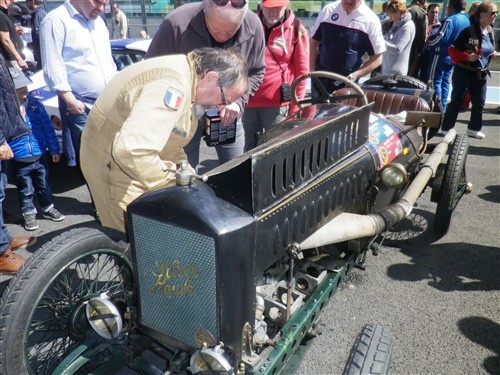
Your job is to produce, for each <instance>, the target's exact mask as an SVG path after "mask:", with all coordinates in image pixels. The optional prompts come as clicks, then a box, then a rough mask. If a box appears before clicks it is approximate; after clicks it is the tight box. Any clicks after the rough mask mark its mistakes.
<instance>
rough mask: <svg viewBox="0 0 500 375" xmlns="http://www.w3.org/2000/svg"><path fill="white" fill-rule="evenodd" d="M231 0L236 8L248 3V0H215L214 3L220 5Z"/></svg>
mask: <svg viewBox="0 0 500 375" xmlns="http://www.w3.org/2000/svg"><path fill="white" fill-rule="evenodd" d="M229 1H231V5H232V6H233V8H235V9H241V8H243V7H244V6H245V5H246V3H247V1H246V0H213V2H214V4H215V5H217V6H219V7H223V6H225V5H226V4H227V3H228V2H229Z"/></svg>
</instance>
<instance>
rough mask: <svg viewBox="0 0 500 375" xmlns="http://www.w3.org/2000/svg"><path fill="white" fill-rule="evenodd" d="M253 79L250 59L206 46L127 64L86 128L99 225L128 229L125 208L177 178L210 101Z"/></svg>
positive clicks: (85, 153) (236, 93) (228, 97)
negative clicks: (247, 61)
mask: <svg viewBox="0 0 500 375" xmlns="http://www.w3.org/2000/svg"><path fill="white" fill-rule="evenodd" d="M247 86H248V80H247V67H246V62H245V61H244V60H243V59H242V58H241V56H240V55H238V54H236V53H233V52H231V51H227V50H221V49H214V48H201V49H196V50H194V51H193V52H191V53H189V54H188V55H187V56H185V55H175V56H162V57H158V58H154V59H148V60H144V61H141V62H139V63H137V64H134V65H131V66H130V67H128V68H127V69H124V70H122V71H121V72H120V73H118V74H117V75H116V76H115V78H113V79H112V80H111V81H110V82H109V83H108V85H107V86H106V87H105V88H104V90H103V92H102V93H101V95H100V96H99V97H98V98H97V100H96V102H95V104H94V106H93V107H92V110H91V111H90V114H89V119H88V121H87V124H86V125H85V129H84V130H83V134H82V142H81V151H80V157H81V160H82V163H81V166H82V172H83V174H84V176H85V179H86V181H87V183H88V185H89V188H90V192H91V193H92V198H93V199H94V202H95V206H96V208H97V211H98V212H99V217H100V220H101V223H102V225H104V226H106V227H110V228H114V229H117V230H120V231H122V232H125V230H126V225H125V220H124V218H125V215H124V213H125V210H126V207H127V205H128V204H129V203H130V202H132V201H133V200H134V199H136V198H137V197H139V196H140V195H142V194H143V193H144V192H146V191H149V190H151V189H156V188H160V187H164V186H170V185H173V184H175V172H171V171H172V170H175V169H176V164H178V163H180V162H181V161H182V160H185V159H186V156H185V154H184V152H183V147H184V146H185V145H186V144H187V143H188V142H189V140H190V139H191V137H192V136H193V134H194V133H195V131H196V129H197V128H198V118H197V116H199V115H200V114H201V115H204V114H205V109H206V108H211V107H216V108H217V109H219V110H221V109H222V107H223V104H221V103H225V102H231V103H232V102H234V101H235V100H237V99H238V98H239V97H240V96H241V95H243V93H245V92H246V90H247Z"/></svg>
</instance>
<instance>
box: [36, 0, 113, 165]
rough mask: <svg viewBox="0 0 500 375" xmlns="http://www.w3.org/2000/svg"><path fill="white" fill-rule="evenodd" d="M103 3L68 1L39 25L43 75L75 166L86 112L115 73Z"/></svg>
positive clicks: (82, 0) (70, 162) (104, 3)
mask: <svg viewBox="0 0 500 375" xmlns="http://www.w3.org/2000/svg"><path fill="white" fill-rule="evenodd" d="M107 3H108V0H67V1H66V2H65V3H64V4H62V5H61V6H59V7H58V8H56V9H54V10H53V11H51V12H49V14H48V15H47V16H46V17H45V18H44V20H43V22H42V25H41V28H40V35H41V38H40V39H41V52H42V65H43V72H44V77H45V81H46V82H47V85H48V86H49V87H50V88H51V89H52V90H53V91H55V92H57V94H58V96H59V111H60V114H61V119H62V123H63V148H64V152H65V154H66V156H67V158H68V165H73V166H74V165H76V159H77V156H78V151H79V145H80V137H81V134H82V131H83V128H84V126H85V122H86V121H87V113H88V112H89V110H90V108H91V107H92V104H93V102H94V101H95V99H96V98H97V96H98V95H99V94H100V93H101V91H102V89H103V88H104V87H105V86H106V84H107V83H108V82H109V81H110V80H111V78H112V77H113V76H114V75H115V74H116V64H115V63H114V61H113V57H112V55H111V46H110V43H109V34H108V30H107V28H106V25H105V23H104V21H103V19H102V18H101V17H100V15H101V13H103V12H104V6H105V5H106V4H107Z"/></svg>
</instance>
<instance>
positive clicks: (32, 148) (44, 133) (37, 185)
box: [9, 80, 64, 231]
mask: <svg viewBox="0 0 500 375" xmlns="http://www.w3.org/2000/svg"><path fill="white" fill-rule="evenodd" d="M14 84H15V86H16V92H17V96H18V98H19V101H20V103H22V105H21V112H22V113H23V116H24V117H25V119H26V123H27V124H28V126H29V127H30V128H31V130H32V134H29V135H26V136H22V137H20V138H16V139H14V140H12V141H11V142H9V146H10V148H11V149H12V151H13V153H14V157H13V158H12V159H11V161H10V163H11V165H12V172H13V175H14V180H15V184H16V186H17V192H18V194H19V206H20V207H21V212H22V214H23V217H24V228H25V229H26V230H30V231H31V230H36V229H38V222H37V220H36V214H37V209H36V207H35V205H34V203H33V196H34V193H35V192H36V193H37V196H38V202H39V204H40V206H41V207H42V211H43V217H44V218H45V219H49V220H52V221H62V220H64V215H62V214H61V213H60V212H59V211H58V210H57V209H56V208H55V207H54V202H53V200H52V191H51V188H50V184H49V179H48V168H47V167H48V163H47V160H46V156H45V151H46V149H47V147H48V148H49V151H50V154H51V155H52V161H53V162H54V163H57V162H59V160H60V148H59V142H58V141H57V136H56V134H55V131H54V128H53V127H52V123H51V121H50V118H49V116H48V114H47V112H46V111H45V108H44V107H43V105H42V104H41V103H40V102H39V101H38V100H37V99H36V98H33V97H28V98H27V97H26V96H27V94H28V87H27V86H26V83H25V82H22V80H18V81H16V80H14Z"/></svg>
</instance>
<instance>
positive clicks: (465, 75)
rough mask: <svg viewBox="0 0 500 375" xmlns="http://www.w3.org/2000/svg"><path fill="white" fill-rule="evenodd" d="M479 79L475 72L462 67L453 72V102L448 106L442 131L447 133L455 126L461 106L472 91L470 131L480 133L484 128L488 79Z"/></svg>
mask: <svg viewBox="0 0 500 375" xmlns="http://www.w3.org/2000/svg"><path fill="white" fill-rule="evenodd" d="M486 77H487V76H485V77H484V78H482V79H478V78H477V75H476V73H475V72H471V71H468V70H465V69H462V68H460V67H456V68H455V71H454V72H453V77H452V83H453V90H452V92H451V101H450V103H449V104H448V107H447V109H446V113H445V115H444V120H443V126H442V130H444V131H447V130H450V129H452V128H453V127H454V126H455V122H456V121H457V117H458V113H459V112H460V106H461V105H462V103H463V101H464V98H465V94H466V93H467V91H470V94H471V103H472V109H471V112H470V120H469V124H468V126H467V128H468V129H470V130H474V131H480V130H481V128H482V127H483V110H484V103H485V101H486V88H487V85H486V82H487V79H486Z"/></svg>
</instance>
